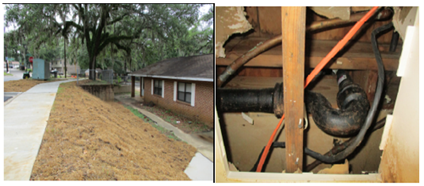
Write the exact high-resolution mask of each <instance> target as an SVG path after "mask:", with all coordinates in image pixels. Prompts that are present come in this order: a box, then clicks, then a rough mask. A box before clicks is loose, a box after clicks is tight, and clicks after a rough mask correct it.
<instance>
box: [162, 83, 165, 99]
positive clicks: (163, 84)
mask: <svg viewBox="0 0 424 186" xmlns="http://www.w3.org/2000/svg"><path fill="white" fill-rule="evenodd" d="M164 97H165V80H162V98H164Z"/></svg>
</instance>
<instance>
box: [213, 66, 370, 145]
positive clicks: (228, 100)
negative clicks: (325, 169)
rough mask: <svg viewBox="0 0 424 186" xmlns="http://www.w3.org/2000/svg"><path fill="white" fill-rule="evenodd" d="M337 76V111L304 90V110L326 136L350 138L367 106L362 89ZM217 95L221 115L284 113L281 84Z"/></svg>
mask: <svg viewBox="0 0 424 186" xmlns="http://www.w3.org/2000/svg"><path fill="white" fill-rule="evenodd" d="M337 76H338V78H337V79H338V83H339V92H338V94H337V103H338V105H339V108H340V109H335V108H332V107H331V104H330V102H328V100H327V99H326V98H325V97H324V96H322V95H321V94H319V93H314V92H310V91H305V103H306V109H307V111H308V112H309V113H311V114H312V117H313V119H314V121H315V123H316V125H317V126H318V127H319V128H320V129H321V130H322V131H324V132H325V133H327V134H329V135H331V136H337V137H346V136H352V135H355V134H356V133H357V132H358V131H359V130H360V129H361V127H362V124H363V122H364V120H365V117H366V115H367V111H368V109H369V103H368V100H367V97H366V94H365V92H364V90H362V89H361V88H360V87H359V86H358V85H356V84H353V82H352V80H351V78H350V77H349V75H348V74H347V73H346V71H344V70H339V71H338V72H337ZM217 96H218V97H219V99H218V107H219V109H220V111H221V112H267V113H274V114H275V115H276V116H277V117H278V118H281V116H282V115H283V114H284V102H283V100H284V97H283V84H282V83H281V84H279V83H277V84H276V85H275V87H274V88H266V89H217Z"/></svg>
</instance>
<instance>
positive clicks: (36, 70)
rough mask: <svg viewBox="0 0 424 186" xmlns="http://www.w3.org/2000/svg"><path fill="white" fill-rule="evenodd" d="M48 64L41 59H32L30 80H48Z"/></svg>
mask: <svg viewBox="0 0 424 186" xmlns="http://www.w3.org/2000/svg"><path fill="white" fill-rule="evenodd" d="M49 68H50V64H49V63H47V62H45V61H44V60H42V59H34V62H33V71H32V79H42V80H47V79H49V78H50V69H49Z"/></svg>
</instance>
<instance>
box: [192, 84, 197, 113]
mask: <svg viewBox="0 0 424 186" xmlns="http://www.w3.org/2000/svg"><path fill="white" fill-rule="evenodd" d="M195 94H196V84H195V83H191V106H193V107H194V100H195V99H194V96H195Z"/></svg>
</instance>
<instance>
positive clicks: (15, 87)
mask: <svg viewBox="0 0 424 186" xmlns="http://www.w3.org/2000/svg"><path fill="white" fill-rule="evenodd" d="M52 81H61V80H48V81H43V80H34V79H21V80H14V81H5V82H4V92H26V91H27V90H29V89H30V88H32V87H34V86H35V85H38V84H40V83H49V82H52Z"/></svg>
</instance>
